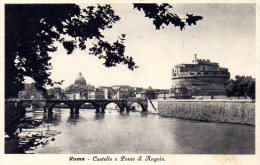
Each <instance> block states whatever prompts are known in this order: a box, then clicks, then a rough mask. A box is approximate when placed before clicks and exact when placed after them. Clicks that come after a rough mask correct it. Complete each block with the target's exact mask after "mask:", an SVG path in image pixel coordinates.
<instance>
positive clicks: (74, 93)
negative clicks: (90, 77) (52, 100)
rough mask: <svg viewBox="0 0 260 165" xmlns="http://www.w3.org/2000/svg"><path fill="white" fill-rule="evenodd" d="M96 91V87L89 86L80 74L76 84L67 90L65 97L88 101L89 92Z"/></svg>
mask: <svg viewBox="0 0 260 165" xmlns="http://www.w3.org/2000/svg"><path fill="white" fill-rule="evenodd" d="M94 89H95V87H93V86H91V85H87V82H86V79H85V77H84V76H83V75H82V73H81V72H80V73H79V75H78V76H77V77H76V79H75V82H74V84H72V85H70V86H69V87H67V88H66V89H65V94H64V95H65V98H66V99H87V98H88V92H89V91H91V90H94Z"/></svg>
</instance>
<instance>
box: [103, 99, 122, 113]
mask: <svg viewBox="0 0 260 165" xmlns="http://www.w3.org/2000/svg"><path fill="white" fill-rule="evenodd" d="M109 104H115V105H116V106H117V107H118V108H119V112H123V111H124V107H125V106H124V104H123V103H121V102H117V101H113V100H111V101H108V102H105V103H103V105H102V110H103V112H105V109H106V108H107V106H108V105H109Z"/></svg>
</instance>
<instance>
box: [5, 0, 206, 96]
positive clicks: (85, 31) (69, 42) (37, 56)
mask: <svg viewBox="0 0 260 165" xmlns="http://www.w3.org/2000/svg"><path fill="white" fill-rule="evenodd" d="M134 7H136V8H137V9H138V10H141V9H142V10H143V11H144V12H145V14H146V16H148V18H150V19H152V20H153V21H154V25H155V26H156V29H159V28H160V27H161V26H162V25H163V24H166V25H169V24H173V25H175V26H180V27H181V30H182V29H183V28H184V25H183V21H182V20H181V19H179V18H178V16H177V15H176V14H171V13H169V12H168V8H170V7H171V6H170V5H168V4H162V5H157V4H146V5H144V4H140V5H138V4H134ZM156 15H158V16H156ZM187 16H188V19H186V23H187V24H188V25H191V24H196V21H197V20H200V19H202V17H201V18H200V17H193V16H192V15H187ZM5 17H6V19H5V75H6V76H5V97H6V98H10V97H16V96H17V94H18V92H19V91H20V90H21V89H23V83H24V78H25V76H28V77H31V78H32V79H33V80H34V81H35V86H36V88H37V89H39V90H42V91H43V92H44V93H45V94H46V93H47V92H46V89H45V88H46V86H47V85H50V86H53V85H54V84H55V83H57V84H60V83H62V82H53V81H52V80H51V79H50V75H51V69H52V66H51V63H50V60H51V56H50V55H49V53H50V52H55V51H56V50H57V47H56V46H55V42H59V43H61V44H62V45H63V47H64V48H65V49H66V51H67V54H72V53H73V51H74V50H75V49H77V48H78V49H81V50H85V49H87V48H88V49H89V50H90V53H91V54H92V55H95V56H97V57H98V58H99V59H103V60H104V61H105V62H104V65H105V66H106V67H114V66H117V65H118V64H121V63H122V64H125V65H127V66H128V68H129V69H131V70H133V69H135V68H137V66H136V64H135V62H134V60H133V58H132V57H129V56H125V55H124V51H125V46H124V41H125V36H126V35H125V34H121V35H119V37H118V39H117V40H116V41H115V42H113V43H109V42H107V41H104V36H103V35H102V31H104V30H106V29H109V28H112V27H113V24H114V23H116V22H117V21H119V20H120V17H119V16H118V15H116V14H115V13H114V10H113V9H112V7H111V6H110V5H96V6H89V7H86V8H85V9H80V7H79V6H78V5H75V4H58V5H53V4H51V5H49V4H37V5H36V4H33V5H32V4H30V5H24V4H19V5H13V4H8V5H6V6H5ZM178 23H179V24H180V25H178ZM89 40H91V41H92V43H93V45H88V46H87V45H86V43H87V41H89Z"/></svg>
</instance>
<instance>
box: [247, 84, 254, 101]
mask: <svg viewBox="0 0 260 165" xmlns="http://www.w3.org/2000/svg"><path fill="white" fill-rule="evenodd" d="M246 94H247V95H248V96H249V97H250V98H251V99H252V100H255V81H252V82H250V84H249V85H248V88H247V90H246Z"/></svg>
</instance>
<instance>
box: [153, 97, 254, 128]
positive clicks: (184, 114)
mask: <svg viewBox="0 0 260 165" xmlns="http://www.w3.org/2000/svg"><path fill="white" fill-rule="evenodd" d="M158 114H159V115H161V116H165V117H174V118H182V119H189V120H200V121H209V122H225V123H237V124H249V125H255V103H253V102H250V101H231V100H227V101H223V100H221V101H217V100H169V101H168V100H159V101H158Z"/></svg>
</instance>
